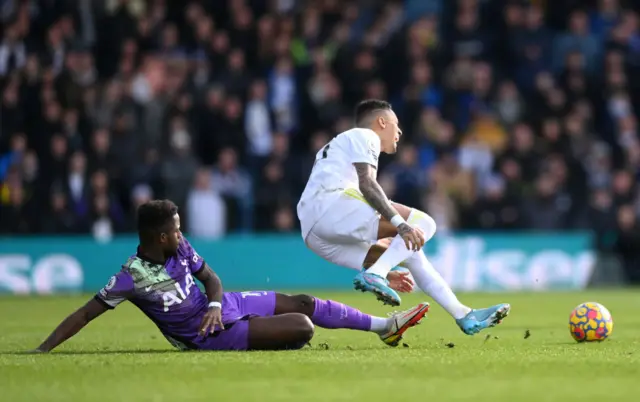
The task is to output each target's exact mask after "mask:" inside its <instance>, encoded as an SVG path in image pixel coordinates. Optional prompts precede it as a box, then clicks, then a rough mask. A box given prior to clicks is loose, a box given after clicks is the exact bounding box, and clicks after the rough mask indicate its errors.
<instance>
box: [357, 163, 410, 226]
mask: <svg viewBox="0 0 640 402" xmlns="http://www.w3.org/2000/svg"><path fill="white" fill-rule="evenodd" d="M353 166H355V168H356V172H357V173H358V185H359V187H360V192H361V193H362V195H363V196H364V199H365V200H367V202H368V203H369V205H371V206H372V207H373V208H374V209H375V210H376V211H378V212H379V213H380V215H382V217H384V218H385V219H386V220H388V221H390V220H391V219H392V218H393V217H394V216H396V215H399V214H398V210H396V209H395V207H394V206H393V205H392V204H391V201H389V199H388V198H387V195H386V194H385V193H384V190H383V189H382V187H380V184H379V183H378V180H376V168H375V167H374V166H373V165H371V164H369V163H364V162H362V163H354V164H353Z"/></svg>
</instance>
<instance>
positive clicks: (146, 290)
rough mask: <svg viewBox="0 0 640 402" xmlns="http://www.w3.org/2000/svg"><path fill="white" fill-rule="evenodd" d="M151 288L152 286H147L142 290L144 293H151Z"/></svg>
mask: <svg viewBox="0 0 640 402" xmlns="http://www.w3.org/2000/svg"><path fill="white" fill-rule="evenodd" d="M151 288H152V286H147V287H146V288H144V291H145V292H151Z"/></svg>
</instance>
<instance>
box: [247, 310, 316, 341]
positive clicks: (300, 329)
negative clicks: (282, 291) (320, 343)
mask: <svg viewBox="0 0 640 402" xmlns="http://www.w3.org/2000/svg"><path fill="white" fill-rule="evenodd" d="M313 332H314V326H313V323H312V322H311V320H310V319H309V317H307V316H306V315H304V314H300V313H287V314H282V315H277V316H271V317H254V318H251V319H250V320H249V346H248V349H249V350H287V349H301V348H302V347H304V345H306V344H307V343H308V342H309V341H310V340H311V338H313Z"/></svg>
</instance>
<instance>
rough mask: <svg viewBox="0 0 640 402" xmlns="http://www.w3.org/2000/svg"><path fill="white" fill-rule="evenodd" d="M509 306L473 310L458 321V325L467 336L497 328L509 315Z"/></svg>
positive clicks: (498, 305)
mask: <svg viewBox="0 0 640 402" xmlns="http://www.w3.org/2000/svg"><path fill="white" fill-rule="evenodd" d="M510 310H511V306H510V305H509V304H506V303H504V304H497V305H495V306H493V307H489V308H482V309H478V310H471V311H470V312H469V314H467V315H466V316H464V317H462V318H460V319H458V320H456V324H458V326H459V327H460V329H461V330H462V332H464V333H465V334H467V335H475V334H477V333H478V332H480V331H482V330H483V329H486V328H491V327H495V326H496V325H498V324H500V323H501V322H502V320H503V319H504V318H505V317H506V316H507V315H509V311H510Z"/></svg>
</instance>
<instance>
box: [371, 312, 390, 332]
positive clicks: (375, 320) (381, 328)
mask: <svg viewBox="0 0 640 402" xmlns="http://www.w3.org/2000/svg"><path fill="white" fill-rule="evenodd" d="M390 325H391V319H390V318H382V317H375V316H371V328H370V329H369V331H371V332H375V333H377V334H384V333H385V332H387V331H389V326H390Z"/></svg>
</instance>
